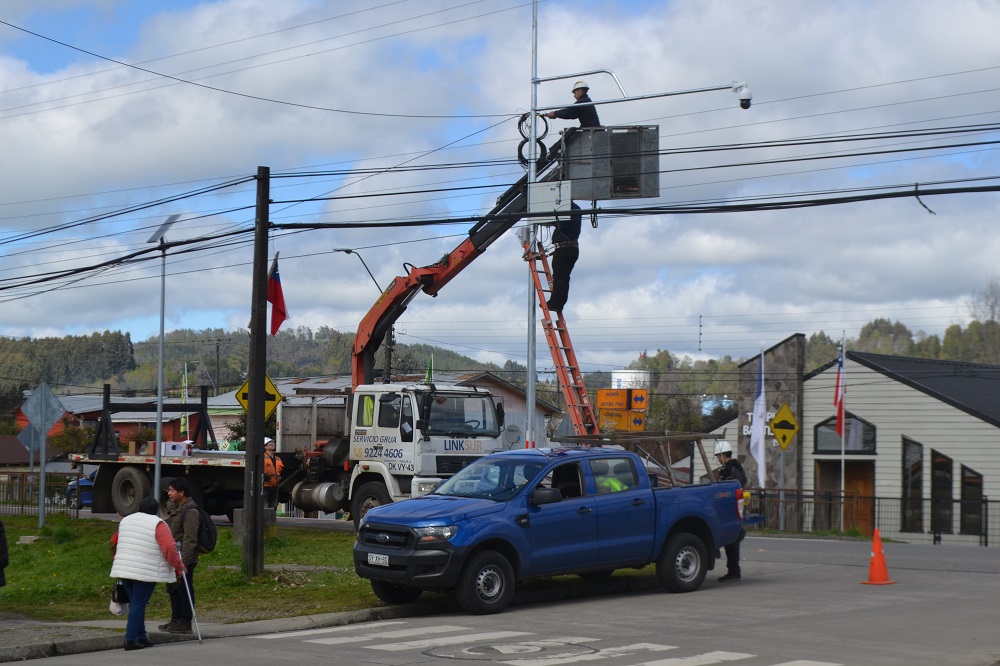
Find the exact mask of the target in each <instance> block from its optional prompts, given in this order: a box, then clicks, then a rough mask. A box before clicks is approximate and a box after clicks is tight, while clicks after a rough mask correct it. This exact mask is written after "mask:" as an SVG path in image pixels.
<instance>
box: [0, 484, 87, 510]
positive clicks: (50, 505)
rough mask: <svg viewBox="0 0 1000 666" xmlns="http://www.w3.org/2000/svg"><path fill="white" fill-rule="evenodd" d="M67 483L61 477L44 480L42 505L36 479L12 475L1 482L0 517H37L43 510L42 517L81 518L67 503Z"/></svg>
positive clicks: (73, 503)
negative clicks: (63, 516)
mask: <svg viewBox="0 0 1000 666" xmlns="http://www.w3.org/2000/svg"><path fill="white" fill-rule="evenodd" d="M69 481H70V479H66V478H63V477H61V476H55V477H52V478H47V479H46V480H45V501H44V503H43V502H42V501H41V497H40V493H39V490H40V488H39V485H38V478H37V475H33V476H32V475H27V474H25V475H23V476H21V475H13V476H12V477H11V478H8V479H7V480H5V481H0V515H31V516H37V515H38V511H39V508H40V507H42V506H44V507H45V515H47V516H49V515H55V514H63V515H68V516H71V517H73V518H77V517H79V515H80V511H79V509H78V508H77V506H76V503H75V502H68V501H67V499H66V490H67V487H68V485H69Z"/></svg>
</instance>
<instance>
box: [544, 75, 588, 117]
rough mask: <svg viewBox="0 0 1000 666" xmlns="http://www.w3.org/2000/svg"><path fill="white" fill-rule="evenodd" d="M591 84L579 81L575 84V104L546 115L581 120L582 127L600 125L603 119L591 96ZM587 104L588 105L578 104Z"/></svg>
mask: <svg viewBox="0 0 1000 666" xmlns="http://www.w3.org/2000/svg"><path fill="white" fill-rule="evenodd" d="M588 92H590V86H588V85H587V82H586V81H577V82H576V83H574V84H573V97H575V98H576V102H574V103H573V106H567V107H566V108H564V109H559V110H558V111H549V112H548V113H547V114H546V116H547V117H549V118H562V119H563V120H575V119H579V120H580V127H600V126H601V119H600V118H598V117H597V108H596V107H595V106H594V105H593V103H592V101H591V99H590V96H589V95H587V93H588ZM579 104H585V105H586V106H578V105H579Z"/></svg>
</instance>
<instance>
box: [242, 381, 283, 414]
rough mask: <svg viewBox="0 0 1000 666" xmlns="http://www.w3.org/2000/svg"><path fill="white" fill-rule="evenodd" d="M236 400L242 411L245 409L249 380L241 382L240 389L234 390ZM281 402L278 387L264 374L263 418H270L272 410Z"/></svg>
mask: <svg viewBox="0 0 1000 666" xmlns="http://www.w3.org/2000/svg"><path fill="white" fill-rule="evenodd" d="M236 401H237V402H239V403H240V406H241V407H243V411H248V410H247V403H249V402H250V380H249V379H248V380H246V381H245V382H243V386H241V387H240V390H239V391H237V392H236ZM280 402H281V394H280V393H278V388H277V387H276V386H275V385H274V382H272V381H271V378H270V377H268V376H267V375H264V420H265V421H266V420H267V419H269V418H271V414H273V413H274V410H276V409H277V408H278V403H280Z"/></svg>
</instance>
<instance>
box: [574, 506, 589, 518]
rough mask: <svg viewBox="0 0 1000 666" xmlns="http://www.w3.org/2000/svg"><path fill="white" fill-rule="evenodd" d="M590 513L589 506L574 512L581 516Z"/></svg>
mask: <svg viewBox="0 0 1000 666" xmlns="http://www.w3.org/2000/svg"><path fill="white" fill-rule="evenodd" d="M590 511H591V509H590V507H589V506H581V507H580V508H579V509H577V510H576V512H577V513H578V514H580V515H581V516H583V515H586V514H588V513H590Z"/></svg>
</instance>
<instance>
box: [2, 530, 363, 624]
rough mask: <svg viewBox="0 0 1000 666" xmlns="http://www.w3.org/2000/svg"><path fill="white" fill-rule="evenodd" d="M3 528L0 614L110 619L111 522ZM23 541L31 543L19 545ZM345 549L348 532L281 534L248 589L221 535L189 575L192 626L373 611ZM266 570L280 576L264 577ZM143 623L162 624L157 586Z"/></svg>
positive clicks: (165, 602)
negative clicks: (5, 560) (5, 555)
mask: <svg viewBox="0 0 1000 666" xmlns="http://www.w3.org/2000/svg"><path fill="white" fill-rule="evenodd" d="M3 521H4V525H5V527H6V531H7V541H8V544H9V550H10V566H9V567H8V568H7V570H6V575H7V586H6V587H4V588H2V589H0V598H2V602H3V609H4V611H5V612H10V613H19V614H22V615H25V616H28V617H31V618H34V619H37V620H54V621H77V620H90V619H96V618H100V619H104V618H106V617H110V615H109V614H108V600H109V598H110V595H111V584H112V583H113V582H114V581H113V579H112V578H111V577H110V576H109V573H110V571H111V548H110V539H111V535H112V534H114V532H115V530H116V529H117V525H116V524H115V523H110V522H108V521H106V520H98V519H90V518H88V519H73V518H69V517H67V516H52V517H51V518H47V519H46V521H47V524H46V525H45V526H44V527H43V528H42V529H41V530H39V529H38V518H37V517H35V516H5V517H4V518H3ZM22 536H38V537H40V538H39V539H38V540H37V541H35V542H34V543H32V544H18V540H19V539H20V537H22ZM353 544H354V535H353V534H349V533H344V532H326V531H319V530H310V529H304V528H294V527H281V528H280V533H279V534H278V535H277V536H275V537H274V538H272V539H271V540H270V541H268V542H267V543H265V545H264V562H265V564H266V565H268V567H269V570H268V571H266V572H265V573H264V575H262V576H256V577H254V578H252V579H249V580H248V579H247V577H246V576H245V575H244V574H243V572H242V565H243V552H242V549H241V548H240V546H239V545H238V544H235V543H233V533H232V529H231V528H227V527H220V529H219V542H218V544H217V545H216V548H215V550H214V551H213V552H211V553H208V554H207V555H202V556H201V557H200V559H199V561H198V568H197V569H195V574H194V585H195V594H196V597H197V598H196V610H197V612H198V618H199V619H200V620H202V621H204V622H224V623H229V622H246V621H252V620H262V619H268V618H275V617H294V616H297V615H307V614H317V613H333V612H339V611H347V610H357V609H360V608H371V607H374V606H379V605H382V603H381V602H380V601H378V599H377V598H376V597H375V595H374V594H373V593H372V591H371V586H370V585H369V583H368V581H367V580H364V579H361V578H358V576H357V575H356V574H355V573H354V561H353V559H352V548H353ZM272 565H277V566H280V567H281V568H280V570H278V571H272V570H270V567H271V566H272ZM146 615H147V617H149V618H160V617H164V618H167V617H169V615H170V601H169V598H168V597H167V593H166V591H165V590H164V586H163V585H158V586H157V588H156V592H155V593H154V594H153V599H152V600H151V602H150V605H149V607H148V609H147V611H146Z"/></svg>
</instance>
